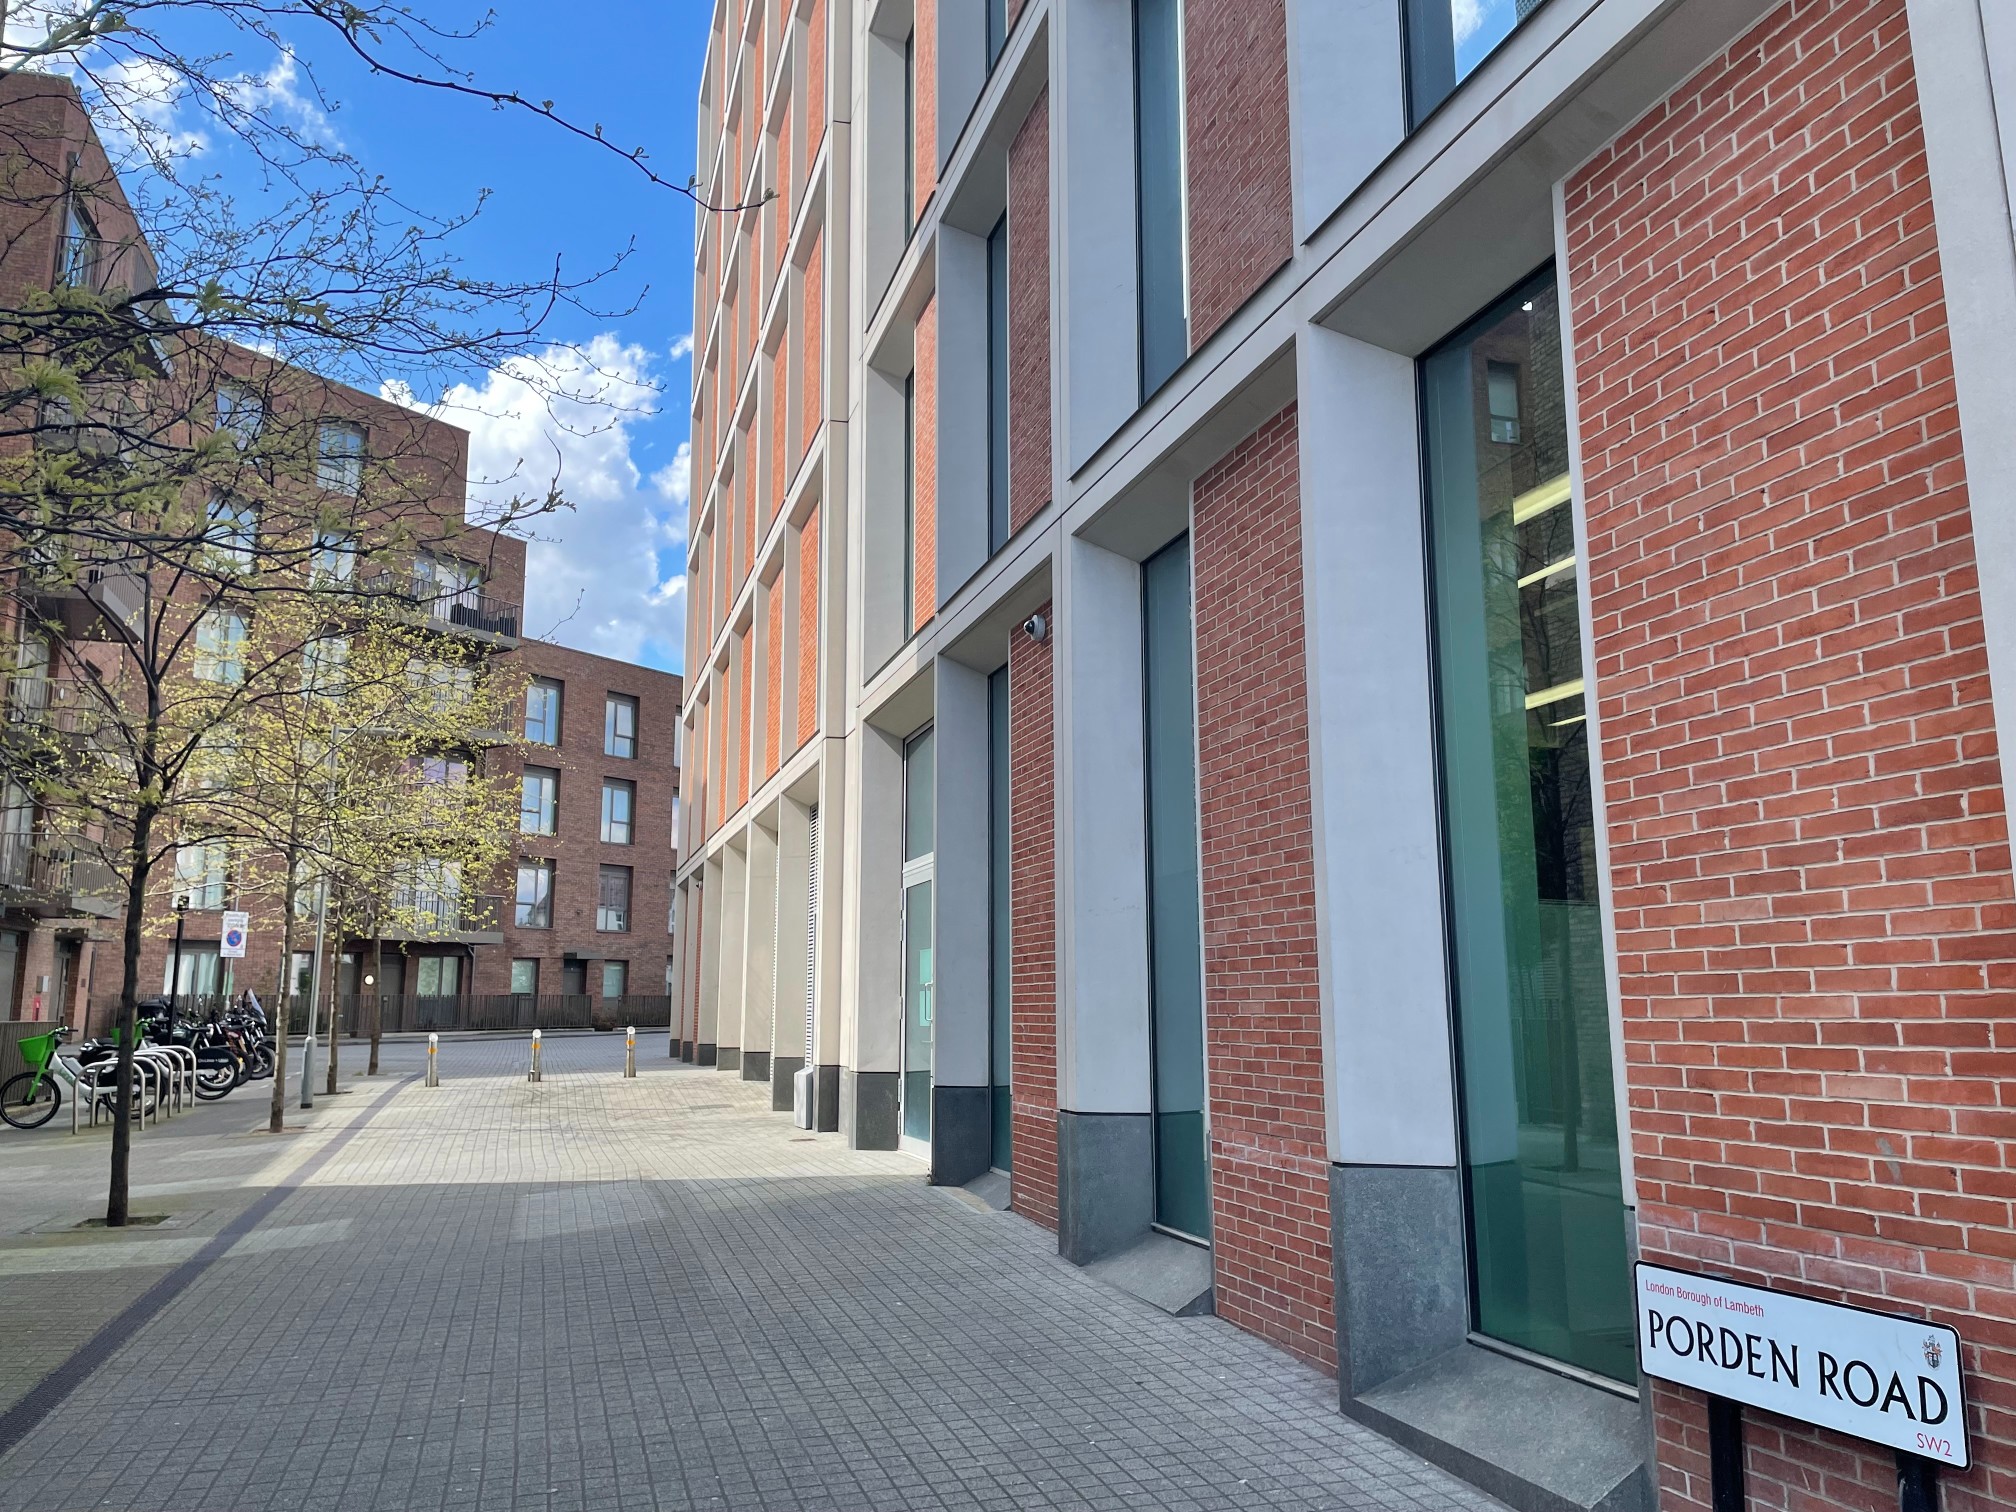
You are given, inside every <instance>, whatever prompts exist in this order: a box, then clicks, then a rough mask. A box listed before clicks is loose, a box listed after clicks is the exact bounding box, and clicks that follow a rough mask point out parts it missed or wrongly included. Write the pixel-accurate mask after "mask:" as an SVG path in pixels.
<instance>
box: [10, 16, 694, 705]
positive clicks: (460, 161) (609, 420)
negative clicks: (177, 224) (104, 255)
mask: <svg viewBox="0 0 2016 1512" xmlns="http://www.w3.org/2000/svg"><path fill="white" fill-rule="evenodd" d="M37 3H38V0H25V3H17V4H16V6H15V10H14V16H15V18H16V19H15V22H14V24H10V26H9V29H8V31H9V39H10V40H15V39H16V38H17V35H18V33H17V27H18V26H20V25H21V24H23V23H22V22H21V21H20V19H19V18H20V17H21V15H22V13H23V12H24V11H28V10H30V9H32V8H33V7H34V6H35V5H36V4H37ZM39 3H41V4H44V5H50V6H55V7H61V6H64V5H66V4H72V3H74V0H39ZM414 8H415V9H416V10H418V11H420V12H421V13H423V14H424V15H425V16H426V17H427V18H428V19H429V20H431V21H435V22H437V23H441V24H444V25H451V26H466V25H468V24H470V23H472V22H475V21H478V20H480V19H481V17H482V16H483V14H484V8H485V7H484V3H483V0H415V6H414ZM711 10H712V7H711V4H709V3H706V0H592V3H587V4H582V5H578V6H575V7H573V8H572V9H571V10H568V11H560V10H556V9H555V8H554V7H552V6H550V5H539V6H533V5H529V4H526V3H525V0H497V8H496V15H495V18H494V21H493V24H492V25H491V26H490V28H489V29H488V31H487V32H485V33H484V34H482V35H481V36H479V37H477V38H475V39H474V40H471V41H468V42H456V43H453V44H451V45H450V47H449V49H448V51H449V56H450V58H451V60H452V62H453V63H454V64H455V65H456V66H457V67H458V68H460V69H462V70H465V71H466V72H467V73H469V74H470V75H472V76H473V80H472V81H473V82H475V83H479V84H481V85H483V86H485V87H489V88H496V89H510V90H516V91H518V92H519V93H520V94H522V95H523V96H525V97H526V98H528V99H534V100H551V101H552V102H553V103H554V105H555V107H556V108H557V109H558V110H560V111H561V112H562V113H563V114H566V115H567V116H569V117H570V118H572V119H575V120H578V121H580V122H581V123H583V124H584V125H596V124H599V125H600V126H601V127H602V128H603V130H604V132H605V133H606V135H607V136H608V137H609V138H610V139H611V140H612V141H615V142H619V143H622V144H624V145H626V146H634V147H640V148H643V149H644V150H645V151H646V152H648V153H649V155H650V158H651V160H652V164H653V166H654V167H655V168H656V169H657V170H658V171H659V172H660V173H661V174H663V175H664V176H665V177H667V178H669V179H671V180H672V181H673V182H675V183H682V184H683V183H684V182H685V181H686V179H687V176H688V175H689V174H690V173H691V172H692V171H693V167H694V164H693V145H694V144H693V136H694V126H695V116H696V105H695V97H696V92H697V88H698V82H699V75H700V68H701V65H702V62H703V60H704V50H705V44H706V39H707V25H708V21H709V19H710V16H711ZM184 14H186V15H192V16H195V17H197V19H196V20H194V21H190V22H184V21H182V20H175V19H162V20H156V21H154V22H153V23H152V24H154V25H156V26H158V27H159V29H160V31H161V32H162V34H163V35H164V36H165V37H167V38H168V39H169V40H171V41H174V42H180V43H182V45H183V46H184V47H185V48H186V49H187V50H189V51H192V52H196V51H209V50H210V49H212V48H226V49H228V50H229V53H230V57H229V59H228V62H226V63H225V64H224V65H223V66H222V67H221V68H220V70H219V71H220V72H223V73H227V74H229V73H244V74H246V75H249V76H251V79H252V82H253V83H254V84H255V85H256V98H258V99H259V100H260V101H262V102H270V108H272V109H273V110H275V111H280V112H285V113H288V115H289V118H290V119H303V120H309V121H311V122H314V123H315V126H316V129H318V130H326V131H327V132H329V133H331V134H333V136H334V137H335V138H336V139H338V140H340V142H341V144H342V145H343V146H344V147H345V148H346V149H348V151H349V152H350V153H351V154H353V155H354V156H355V157H356V158H357V159H358V160H359V161H360V162H361V163H362V164H364V165H365V166H366V167H367V168H369V169H370V170H371V171H372V172H374V173H378V174H382V175H383V177H384V178H385V180H386V181H387V182H388V184H389V185H390V186H391V187H392V189H393V190H394V191H395V192H396V193H397V194H398V196H399V197H400V198H401V200H402V201H403V202H405V203H407V204H409V205H412V206H414V207H415V208H416V209H419V210H421V211H423V212H428V213H432V214H437V215H449V214H454V213H457V212H461V211H465V210H466V209H468V208H469V207H470V206H471V205H472V204H473V203H474V202H475V201H476V199H477V198H478V196H479V195H481V194H482V193H483V192H484V191H488V193H489V199H488V202H487V204H486V205H485V207H484V209H483V211H482V214H481V215H480V217H479V218H478V219H477V220H476V222H475V223H474V224H473V225H472V226H471V227H470V228H469V229H468V230H467V231H465V232H464V233H462V235H461V237H460V239H459V243H458V245H459V251H460V255H461V256H462V258H463V260H464V262H465V263H466V265H467V266H468V267H469V270H470V271H471V272H472V273H473V274H474V275H475V276H478V277H488V278H495V279H497V280H500V281H507V280H513V279H522V278H527V277H535V276H538V275H539V274H541V273H542V272H543V271H545V270H546V269H548V268H549V267H550V266H551V265H552V263H553V262H554V260H555V259H556V258H558V259H561V260H562V263H563V265H564V267H565V268H566V269H567V270H570V271H571V272H573V273H574V274H577V275H579V274H585V273H587V272H589V271H590V270H592V269H595V268H598V267H601V266H604V265H606V264H607V263H608V262H609V261H611V260H612V259H614V258H615V257H617V256H618V255H619V254H622V253H624V252H625V251H626V249H627V250H628V251H629V259H628V262H627V264H626V265H625V266H624V267H623V268H622V269H621V270H620V271H618V272H617V273H615V274H614V275H613V276H612V277H611V278H610V279H609V280H608V282H607V283H606V285H604V286H603V287H602V288H601V289H600V290H598V291H597V292H596V293H595V294H594V295H593V296H591V298H592V302H593V303H594V304H595V305H596V306H597V307H598V308H599V309H600V310H603V311H606V312H611V313H607V314H604V315H593V314H588V313H583V312H578V311H563V312H561V313H559V314H558V315H556V316H555V317H554V318H553V320H552V322H551V325H550V327H549V329H548V330H547V332H546V335H547V337H548V338H550V343H551V345H550V347H549V348H547V349H546V350H544V351H543V352H542V354H541V355H542V357H543V358H544V359H545V362H546V367H547V371H548V373H549V374H557V375H558V380H557V381H558V382H559V384H560V386H561V387H562V389H563V390H564V392H565V393H566V394H567V395H570V396H574V397H575V398H576V399H578V400H579V401H580V402H573V403H568V402H563V403H561V404H560V405H559V406H558V407H557V410H549V406H548V405H547V404H546V403H545V402H544V401H543V400H541V399H539V398H537V397H535V395H534V393H533V391H532V390H531V389H530V388H528V387H527V386H526V385H525V384H523V383H522V382H519V381H517V380H516V379H515V378H514V376H513V375H512V374H511V373H510V372H504V373H493V372H480V371H477V372H469V373H467V374H465V375H463V376H462V381H461V382H460V383H457V384H455V385H453V386H452V387H451V388H450V389H449V390H448V391H447V392H445V393H421V394H418V395H417V396H415V397H417V398H418V399H420V400H422V401H426V402H429V403H439V402H443V401H445V408H446V412H447V414H448V418H450V419H452V420H454V421H455V422H456V423H458V424H461V425H464V426H466V427H468V428H469V429H470V430H471V432H472V440H471V471H472V474H473V475H474V477H475V478H476V479H477V480H478V481H477V484H476V486H477V487H479V488H480V487H482V486H483V485H484V482H485V481H488V482H490V483H491V484H492V485H493V486H496V487H499V488H509V489H510V490H511V491H515V492H520V493H524V492H531V493H535V494H543V493H544V492H545V489H546V487H547V486H548V485H549V484H551V483H556V482H557V485H558V487H559V488H560V490H561V491H562V492H563V493H564V494H566V495H567V496H568V497H569V498H571V499H572V500H574V501H575V504H576V509H575V511H574V512H572V513H568V514H561V515H558V516H554V517H551V518H549V519H547V520H543V521H541V522H540V523H539V524H538V526H537V528H536V529H535V531H534V532H533V535H534V539H533V540H532V542H531V545H530V547H529V549H528V569H527V577H528V585H527V594H526V598H527V603H526V615H525V623H526V629H527V631H528V633H530V634H532V635H535V636H544V637H548V638H551V639H554V640H557V641H560V642H561V643H563V644H566V645H570V646H575V647H578V648H580V649H583V650H589V651H596V652H600V653H602V654H604V655H612V656H618V657H622V658H625V659H629V660H637V661H642V662H645V663H647V664H649V665H652V666H657V667H663V668H667V669H669V670H673V671H678V670H681V668H680V661H681V658H682V651H683V646H684V611H685V590H684V541H685V524H686V521H685V516H686V497H685V483H684V479H685V475H686V474H685V465H684V444H685V442H686V440H687V436H688V425H687V420H686V413H687V402H688V395H689V391H690V382H691V373H690V360H689V357H688V352H689V351H690V344H691V343H690V332H691V330H692V309H691V306H692V292H693V291H692V278H693V275H692V244H693V220H692V210H691V206H690V203H689V202H688V201H687V200H686V199H685V198H684V196H682V195H679V194H677V193H675V192H673V191H672V190H669V189H664V188H661V187H658V186H656V185H654V184H652V183H651V182H650V181H649V180H648V179H646V178H645V177H644V176H643V175H642V174H641V173H639V172H638V170H637V169H636V168H635V167H634V166H633V165H631V164H629V163H627V162H625V161H624V160H622V159H621V158H619V157H617V156H616V155H615V154H613V153H610V152H607V151H605V150H603V149H601V148H599V147H597V146H595V145H594V144H593V143H590V142H583V141H580V140H578V139H574V138H570V137H568V136H566V135H564V134H563V133H561V132H560V131H558V130H557V129H555V128H554V127H552V126H550V125H548V124H545V123H542V122H539V121H537V120H535V119H533V118H531V117H529V116H526V115H523V114H518V113H514V112H510V111H498V110H494V109H492V108H490V107H489V106H487V105H484V104H482V103H480V102H477V101H473V100H469V99H466V98H460V97H457V96H453V95H449V94H445V93H436V92H431V91H427V90H423V89H416V88H415V87H413V86H410V85H407V84H403V83H400V82H397V81H387V80H382V79H374V78H372V77H370V76H369V75H367V74H366V73H365V72H364V71H363V70H361V69H359V68H358V67H356V66H355V64H354V63H353V62H351V61H350V60H349V59H348V58H347V56H342V55H338V54H336V53H334V52H332V51H330V49H329V46H328V43H327V41H326V40H319V39H318V36H317V33H316V32H315V31H313V30H302V31H300V32H299V33H298V37H299V40H298V41H296V42H295V45H296V46H297V47H298V48H299V49H300V58H299V66H291V65H290V63H289V61H288V60H287V59H286V58H285V57H284V56H283V55H282V54H280V53H279V52H278V51H277V50H276V49H275V48H274V47H273V46H271V45H270V44H269V43H267V42H265V41H263V40H261V39H258V38H247V37H245V36H243V35H242V34H234V33H231V32H228V31H220V30H215V29H212V30H210V31H209V32H208V33H207V34H203V33H201V32H198V31H194V30H191V28H194V27H200V26H201V25H202V20H201V17H200V12H188V13H184ZM212 25H213V28H214V22H213V23H212ZM295 35H296V34H294V33H291V32H290V34H289V38H290V40H293V39H294V37H295ZM311 72H312V76H313V78H314V80H315V81H316V83H317V84H318V85H319V87H320V89H321V91H322V101H321V102H320V105H318V103H317V102H315V101H314V98H313V91H312V90H311V89H310V88H309V87H308V82H307V81H308V76H309V74H310V73H311ZM322 106H326V107H327V110H326V115H324V114H321V113H319V112H320V110H321V107H322ZM149 107H150V108H149V109H148V111H146V112H144V113H146V114H148V115H149V116H150V117H152V116H158V123H159V124H160V126H161V127H162V129H164V130H167V131H169V132H181V131H185V130H191V129H200V125H201V121H200V116H199V115H198V114H197V113H196V112H195V111H194V110H193V108H191V107H188V106H187V105H186V103H183V104H178V103H177V102H176V101H175V100H173V99H172V98H168V99H163V100H161V101H159V102H158V105H157V104H156V103H155V102H149ZM197 154H198V156H199V157H200V158H201V159H202V163H203V168H204V170H205V171H206V172H209V173H212V174H215V175H217V176H219V177H220V178H221V179H222V181H223V182H224V184H225V185H226V186H227V187H229V188H232V189H233V190H237V191H242V193H243V195H244V196H245V197H246V198H248V199H251V198H256V197H257V196H258V195H259V193H260V192H261V190H260V186H259V180H258V177H257V175H256V172H255V167H256V165H255V164H254V163H252V162H251V161H250V159H249V155H248V154H246V153H244V152H243V151H242V150H240V151H234V150H232V148H231V146H230V143H229V139H228V136H224V135H223V134H221V133H212V139H211V140H210V141H209V142H208V144H207V145H205V146H202V147H200V148H198V149H197ZM633 306H634V308H632V307H633ZM603 400H611V401H614V407H611V406H610V405H608V404H605V403H602V402H599V401H603ZM507 478H508V481H499V480H507Z"/></svg>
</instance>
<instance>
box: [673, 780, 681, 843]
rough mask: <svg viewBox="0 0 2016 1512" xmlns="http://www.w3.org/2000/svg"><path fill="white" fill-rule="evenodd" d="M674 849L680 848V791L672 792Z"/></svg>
mask: <svg viewBox="0 0 2016 1512" xmlns="http://www.w3.org/2000/svg"><path fill="white" fill-rule="evenodd" d="M672 849H674V850H677V849H679V792H678V790H677V789H676V788H675V789H674V790H673V792H672Z"/></svg>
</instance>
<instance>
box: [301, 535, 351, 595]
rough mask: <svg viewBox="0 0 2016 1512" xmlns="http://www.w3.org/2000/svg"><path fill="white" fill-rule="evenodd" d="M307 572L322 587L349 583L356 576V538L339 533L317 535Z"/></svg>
mask: <svg viewBox="0 0 2016 1512" xmlns="http://www.w3.org/2000/svg"><path fill="white" fill-rule="evenodd" d="M309 572H310V574H311V575H312V576H313V578H314V580H315V582H316V583H318V584H320V585H322V586H324V587H327V586H329V585H331V584H335V583H347V582H349V581H350V579H351V578H353V577H355V576H356V575H357V537H355V536H354V535H346V534H344V533H343V532H341V531H329V532H323V533H318V534H317V535H316V537H315V552H314V555H313V556H312V557H311V558H310V561H309Z"/></svg>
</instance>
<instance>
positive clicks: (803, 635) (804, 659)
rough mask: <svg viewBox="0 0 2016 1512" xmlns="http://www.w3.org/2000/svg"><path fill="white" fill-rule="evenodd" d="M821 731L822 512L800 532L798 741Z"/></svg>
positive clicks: (795, 747)
mask: <svg viewBox="0 0 2016 1512" xmlns="http://www.w3.org/2000/svg"><path fill="white" fill-rule="evenodd" d="M818 728H819V511H818V510H816V509H815V510H813V511H812V513H811V514H810V515H808V516H806V519H805V524H804V526H803V528H802V529H800V530H799V532H798V740H797V745H794V746H793V747H792V749H794V750H795V749H797V746H802V745H803V744H805V742H806V741H808V740H810V739H811V738H812V735H813V732H814V731H815V730H817V729H818Z"/></svg>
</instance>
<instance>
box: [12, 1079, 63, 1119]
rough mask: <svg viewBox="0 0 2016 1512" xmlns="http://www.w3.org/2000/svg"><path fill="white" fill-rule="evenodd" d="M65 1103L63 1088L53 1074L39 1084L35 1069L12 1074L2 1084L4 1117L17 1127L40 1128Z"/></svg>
mask: <svg viewBox="0 0 2016 1512" xmlns="http://www.w3.org/2000/svg"><path fill="white" fill-rule="evenodd" d="M62 1106H63V1089H62V1087H60V1086H59V1085H58V1084H57V1081H56V1078H55V1077H53V1076H45V1077H43V1078H42V1079H41V1081H40V1083H39V1084H38V1083H37V1082H36V1080H35V1076H34V1074H33V1073H32V1072H28V1071H23V1072H22V1073H21V1074H20V1075H18V1076H10V1077H9V1078H7V1081H6V1083H5V1084H4V1085H0V1120H4V1121H5V1122H7V1123H10V1124H12V1125H13V1126H14V1127H15V1128H17V1129H39V1128H41V1127H42V1125H44V1124H45V1123H47V1122H49V1120H50V1119H52V1118H54V1117H55V1116H56V1110H57V1109H58V1108H60V1107H62Z"/></svg>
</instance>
